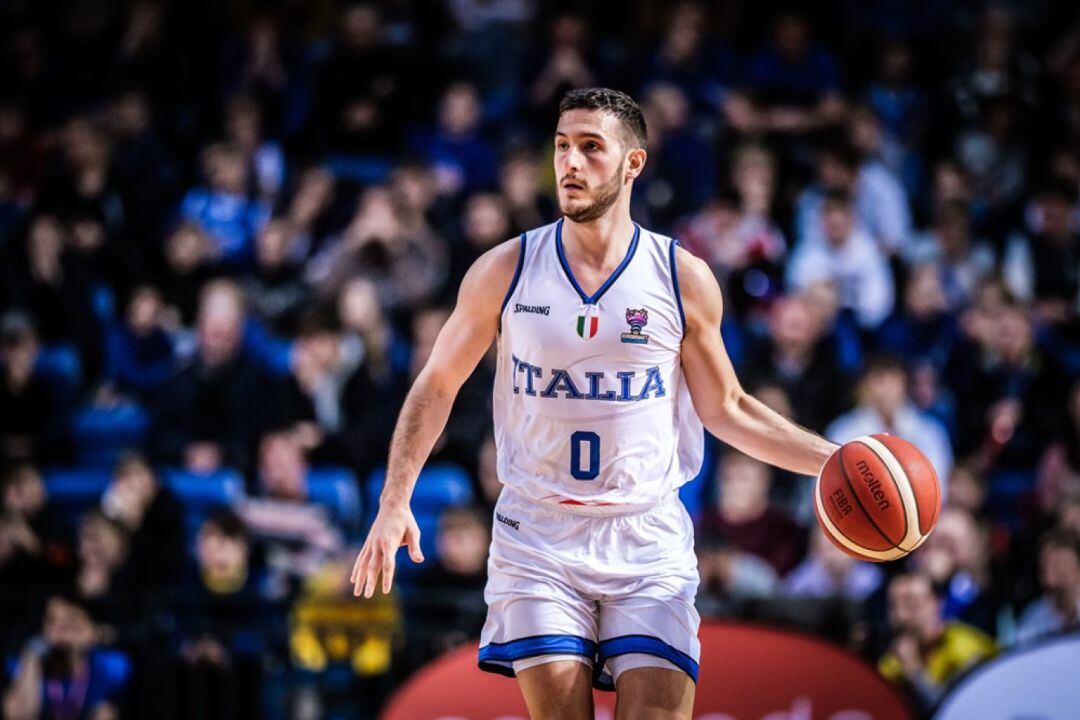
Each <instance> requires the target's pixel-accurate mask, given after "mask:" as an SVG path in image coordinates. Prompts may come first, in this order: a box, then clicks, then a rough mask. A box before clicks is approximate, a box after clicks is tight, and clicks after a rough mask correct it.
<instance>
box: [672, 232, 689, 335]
mask: <svg viewBox="0 0 1080 720" xmlns="http://www.w3.org/2000/svg"><path fill="white" fill-rule="evenodd" d="M678 245H679V241H678V240H676V239H674V238H672V239H671V247H670V248H668V262H670V263H671V285H672V287H673V288H674V290H675V304H676V305H678V306H679V320H681V321H682V331H683V334H684V335H685V334H686V313H684V312H683V307H682V293H681V292H680V291H679V271H678V270H676V269H675V248H676V247H678Z"/></svg>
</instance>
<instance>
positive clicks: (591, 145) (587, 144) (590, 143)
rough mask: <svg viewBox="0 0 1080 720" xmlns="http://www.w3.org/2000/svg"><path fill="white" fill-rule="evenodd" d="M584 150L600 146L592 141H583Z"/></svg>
mask: <svg viewBox="0 0 1080 720" xmlns="http://www.w3.org/2000/svg"><path fill="white" fill-rule="evenodd" d="M585 149H586V150H599V149H600V146H599V145H598V144H596V143H594V142H588V143H585Z"/></svg>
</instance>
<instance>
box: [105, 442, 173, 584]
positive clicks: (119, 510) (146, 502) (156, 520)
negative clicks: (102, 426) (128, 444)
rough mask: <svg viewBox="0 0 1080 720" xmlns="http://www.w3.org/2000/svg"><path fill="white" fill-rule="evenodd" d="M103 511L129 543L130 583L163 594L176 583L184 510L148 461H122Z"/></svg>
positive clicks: (136, 457)
mask: <svg viewBox="0 0 1080 720" xmlns="http://www.w3.org/2000/svg"><path fill="white" fill-rule="evenodd" d="M101 510H102V512H103V513H104V514H105V515H106V516H107V517H109V519H111V520H113V521H115V522H118V523H119V524H121V525H123V526H124V529H125V530H126V531H127V533H128V535H129V536H130V538H131V540H130V546H131V552H130V561H129V562H130V566H131V573H132V581H133V582H134V583H135V585H136V586H138V587H139V588H140V591H142V592H153V591H160V590H164V589H166V588H169V587H171V586H172V585H173V584H174V583H175V582H176V581H178V580H179V579H180V573H181V570H182V569H183V558H184V522H183V520H184V518H183V512H184V511H183V508H182V507H181V506H180V502H179V501H178V500H177V499H176V496H175V495H173V493H172V491H171V490H169V488H167V487H165V486H164V485H162V484H161V481H160V480H159V479H158V477H157V475H156V474H155V473H154V470H153V468H151V467H150V465H149V464H148V463H147V461H146V458H144V457H143V456H142V455H139V454H136V453H129V454H126V455H124V456H123V457H121V458H120V460H119V461H118V462H117V463H116V467H114V468H113V474H112V479H111V481H110V482H109V486H108V488H106V490H105V494H104V495H103V496H102V498H101Z"/></svg>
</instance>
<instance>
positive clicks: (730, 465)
mask: <svg viewBox="0 0 1080 720" xmlns="http://www.w3.org/2000/svg"><path fill="white" fill-rule="evenodd" d="M771 486H772V468H770V467H769V466H768V465H766V464H764V463H762V462H760V461H758V460H755V459H754V458H751V457H750V456H748V455H743V454H742V453H739V452H736V451H734V450H728V452H726V453H725V454H724V458H723V460H721V461H720V463H719V465H718V467H717V473H716V493H717V497H718V501H717V504H716V508H715V510H712V511H711V512H708V513H707V514H706V515H705V517H704V518H703V519H702V522H701V523H700V531H699V532H700V533H701V534H702V536H703V537H706V538H710V537H712V538H718V539H720V540H722V541H724V542H725V543H729V544H730V545H731V546H732V547H733V548H735V549H737V550H740V551H742V552H747V553H750V554H752V555H756V556H757V557H759V558H761V559H762V560H765V561H766V562H767V563H769V565H771V566H772V568H773V570H774V571H775V572H776V574H777V576H782V575H784V574H786V573H787V572H788V571H789V570H791V569H792V568H793V567H795V565H796V564H798V562H799V559H800V558H801V557H802V554H803V550H804V547H803V533H802V530H801V529H800V528H799V526H798V525H796V524H795V522H794V521H793V520H791V518H789V517H788V516H787V515H785V514H784V513H783V512H781V511H780V510H778V509H777V508H776V507H774V506H772V505H770V503H769V490H770V488H771Z"/></svg>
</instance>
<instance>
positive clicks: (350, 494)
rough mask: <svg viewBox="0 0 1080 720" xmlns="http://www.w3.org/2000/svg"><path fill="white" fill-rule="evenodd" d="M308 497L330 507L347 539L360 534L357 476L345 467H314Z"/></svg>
mask: <svg viewBox="0 0 1080 720" xmlns="http://www.w3.org/2000/svg"><path fill="white" fill-rule="evenodd" d="M307 481H308V495H309V496H310V498H311V500H312V501H314V502H316V503H318V504H320V505H323V506H324V507H326V508H328V509H329V510H330V512H331V514H332V516H333V519H334V521H335V522H336V523H337V525H338V527H340V528H341V529H342V530H344V531H345V535H346V537H348V538H350V539H353V538H357V537H358V536H359V535H360V529H361V521H362V520H363V518H362V517H361V515H360V488H359V484H358V482H357V479H356V475H354V474H353V472H352V471H351V470H349V469H348V468H343V467H315V468H311V469H310V470H309V471H308V476H307Z"/></svg>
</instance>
